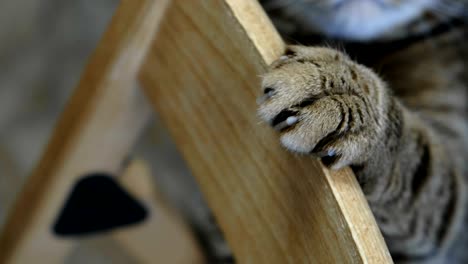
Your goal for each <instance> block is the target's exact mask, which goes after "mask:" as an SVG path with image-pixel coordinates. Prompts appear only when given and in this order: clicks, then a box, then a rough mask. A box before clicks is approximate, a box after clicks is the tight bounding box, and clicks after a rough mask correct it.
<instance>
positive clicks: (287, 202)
mask: <svg viewBox="0 0 468 264" xmlns="http://www.w3.org/2000/svg"><path fill="white" fill-rule="evenodd" d="M283 49H284V46H283V43H282V41H281V39H280V38H279V36H278V35H277V33H276V32H275V30H274V29H273V27H272V25H271V24H270V22H269V21H268V19H267V17H266V16H265V14H264V13H263V11H262V10H261V7H260V6H259V5H258V3H257V1H252V0H224V1H221V0H204V1H187V0H173V1H172V4H171V5H170V6H169V7H168V10H167V12H166V15H165V18H164V20H163V21H162V24H161V27H160V31H159V33H158V36H157V38H156V41H155V42H154V45H153V46H152V49H151V52H150V53H149V55H148V58H147V61H146V63H145V65H144V66H143V68H142V72H141V78H140V79H141V81H142V84H143V86H144V88H145V91H146V93H147V95H148V96H149V97H150V99H151V101H152V103H153V105H154V107H155V109H157V110H158V112H159V113H160V115H161V117H162V119H163V120H164V122H165V124H166V125H167V126H168V128H169V129H170V131H171V133H172V136H173V138H174V139H175V141H176V143H177V145H178V147H179V149H180V150H181V151H182V153H183V155H184V157H185V159H186V160H187V162H188V164H189V166H190V167H191V169H192V172H193V174H194V175H195V177H196V179H197V181H198V182H199V184H200V186H201V188H202V190H203V192H204V194H205V196H206V198H207V200H208V203H209V205H210V207H211V208H212V209H213V210H214V214H215V216H216V219H217V220H218V221H219V223H220V225H221V227H222V229H223V231H224V233H225V236H226V239H227V241H228V242H229V244H230V246H231V248H232V249H233V251H234V254H235V256H236V258H237V260H238V263H378V264H381V263H391V262H392V261H391V258H390V256H389V253H388V250H387V249H386V246H385V243H384V241H383V238H382V236H381V234H380V232H379V230H378V227H377V225H376V222H375V220H374V218H373V216H372V214H371V212H370V210H369V207H368V205H367V202H366V200H365V198H364V196H363V194H362V192H361V190H360V187H359V185H358V183H357V182H356V180H355V178H354V175H353V174H352V172H351V171H350V170H349V169H344V170H342V171H339V172H332V171H328V170H326V169H325V168H324V167H323V166H322V165H321V164H320V163H319V162H317V161H316V160H314V159H313V158H311V157H307V156H303V157H300V156H296V155H293V154H291V153H288V152H287V151H286V150H284V149H283V148H281V147H280V145H279V142H278V136H277V135H276V134H275V132H273V130H272V129H270V128H269V127H268V126H267V125H265V124H260V122H259V119H258V118H257V117H256V107H257V106H256V103H255V99H256V97H257V96H258V95H260V93H261V91H260V85H259V75H261V74H262V73H263V72H264V71H265V69H266V65H267V64H269V63H271V62H272V61H273V60H274V59H275V58H278V57H279V56H280V55H281V53H282V51H283Z"/></svg>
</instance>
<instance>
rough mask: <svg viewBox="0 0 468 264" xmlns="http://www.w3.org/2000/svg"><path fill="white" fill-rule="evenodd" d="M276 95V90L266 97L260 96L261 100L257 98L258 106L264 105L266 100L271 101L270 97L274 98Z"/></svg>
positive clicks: (269, 92) (268, 93) (265, 95)
mask: <svg viewBox="0 0 468 264" xmlns="http://www.w3.org/2000/svg"><path fill="white" fill-rule="evenodd" d="M274 93H275V91H274V90H270V91H268V92H267V93H265V94H264V95H262V96H260V97H259V98H257V104H258V105H261V104H263V103H264V102H265V101H266V100H268V99H270V97H272V96H273V94H274Z"/></svg>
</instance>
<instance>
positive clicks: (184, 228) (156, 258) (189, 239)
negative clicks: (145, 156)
mask: <svg viewBox="0 0 468 264" xmlns="http://www.w3.org/2000/svg"><path fill="white" fill-rule="evenodd" d="M119 182H120V183H121V185H122V186H123V187H125V189H126V190H127V191H129V192H131V193H132V195H133V196H134V197H137V198H138V199H139V201H140V202H142V203H143V204H144V205H145V206H146V208H147V209H148V211H149V218H148V219H147V220H145V222H143V223H141V224H139V225H135V226H131V227H128V228H124V229H120V230H115V231H113V233H112V238H114V239H115V240H116V241H117V242H118V243H120V244H121V245H122V246H123V248H124V249H126V251H127V252H128V253H129V254H130V255H132V256H133V257H134V258H135V259H136V260H137V261H138V263H142V264H143V263H145V264H152V263H161V264H202V263H206V261H205V259H204V257H203V254H202V252H201V250H200V248H199V245H197V243H196V242H197V240H196V239H195V237H194V235H193V234H192V232H191V230H190V229H189V225H187V224H186V223H184V222H183V221H182V218H181V217H180V216H179V215H178V214H177V213H176V212H175V211H173V210H171V208H169V207H168V205H167V203H165V201H164V199H163V198H162V197H161V196H160V195H159V194H158V193H157V191H156V188H154V187H155V186H156V185H157V183H156V185H155V184H154V182H153V180H152V178H151V172H150V170H149V167H148V166H147V165H146V164H145V163H144V162H143V161H142V160H133V161H132V162H131V163H130V165H129V166H128V167H127V169H125V171H124V172H123V175H122V176H121V177H119Z"/></svg>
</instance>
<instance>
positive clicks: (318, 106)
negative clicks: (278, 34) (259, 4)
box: [259, 27, 468, 263]
mask: <svg viewBox="0 0 468 264" xmlns="http://www.w3.org/2000/svg"><path fill="white" fill-rule="evenodd" d="M466 40H467V38H466V30H465V29H464V28H463V27H461V28H459V29H453V30H449V31H448V32H447V33H444V34H438V35H437V36H434V37H432V38H429V39H426V40H424V39H423V40H420V41H415V42H412V43H411V44H408V45H406V46H404V47H401V48H398V49H396V50H392V49H389V50H390V51H389V52H383V53H381V54H374V55H373V56H372V58H371V60H369V56H366V54H365V53H366V50H365V49H361V50H359V49H357V50H358V51H359V52H360V53H361V54H359V52H358V53H356V54H353V55H354V56H355V57H356V60H359V59H360V58H362V61H365V62H366V63H367V64H368V65H367V66H364V65H362V64H359V63H358V62H357V61H356V60H352V59H350V57H349V56H347V55H345V53H343V52H342V51H338V50H336V49H332V48H319V47H317V46H314V47H312V46H311V47H305V46H291V47H290V48H289V51H288V52H287V54H288V55H287V57H283V58H282V59H280V60H278V61H277V62H275V63H273V65H272V66H271V70H270V71H269V72H268V73H267V74H266V75H265V76H264V77H263V84H262V85H263V89H264V90H265V92H266V95H264V96H263V100H262V101H263V102H262V103H261V105H260V106H259V115H260V117H261V118H262V119H263V120H265V121H266V122H268V123H269V124H271V125H272V126H273V127H276V128H277V129H278V130H280V131H279V133H280V140H281V142H282V144H283V145H284V146H285V147H286V148H288V149H290V150H292V151H295V152H300V153H305V154H309V153H310V154H314V155H317V156H320V157H322V161H324V163H326V164H327V165H329V166H331V167H332V168H335V169H338V168H341V167H343V166H346V165H351V166H353V168H354V170H355V172H356V175H357V177H358V179H359V181H360V183H361V185H362V187H363V190H364V192H365V194H366V197H367V199H368V201H369V204H370V206H371V208H372V210H373V212H374V214H375V217H376V219H377V221H378V223H379V226H380V228H381V230H382V233H383V234H384V236H385V238H386V241H387V244H388V246H389V249H390V251H391V253H392V256H393V257H394V260H395V262H396V263H468V254H467V253H465V252H463V249H464V248H467V247H468V243H467V242H466V241H465V242H464V241H463V238H461V236H459V234H464V233H466V232H467V231H468V227H466V223H464V222H463V221H464V216H465V208H466V197H465V196H466V195H465V188H466V179H467V177H468V176H467V175H468V174H467V172H468V166H467V165H466V158H467V157H468V118H467V116H468V115H467V114H468V89H467V82H466V80H467V70H466V68H465V63H466V54H467V51H468V47H466V45H464V44H460V43H463V42H466ZM344 45H345V44H344ZM389 45H390V44H389ZM383 46H384V45H380V47H383ZM363 47H364V46H363ZM345 50H346V46H345ZM360 55H363V56H360ZM367 55H368V54H367ZM288 117H295V118H297V119H298V121H297V122H294V123H293V124H286V123H287V122H286V120H287V118H288ZM291 121H295V119H291Z"/></svg>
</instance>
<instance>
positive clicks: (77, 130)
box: [0, 0, 168, 263]
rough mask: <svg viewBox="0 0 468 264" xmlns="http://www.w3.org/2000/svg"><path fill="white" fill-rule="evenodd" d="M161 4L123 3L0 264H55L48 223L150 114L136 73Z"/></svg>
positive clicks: (7, 228)
mask: <svg viewBox="0 0 468 264" xmlns="http://www.w3.org/2000/svg"><path fill="white" fill-rule="evenodd" d="M167 2H168V1H167V0H157V1H156V0H123V1H121V4H120V7H119V8H118V10H117V12H116V14H115V16H114V18H113V20H112V22H111V25H110V27H109V28H108V30H107V32H106V33H105V35H104V37H103V39H102V40H101V42H100V44H99V45H98V47H97V49H96V50H95V52H94V54H93V55H92V57H91V59H90V62H89V64H88V65H87V68H86V69H85V71H84V73H83V75H82V78H81V81H80V83H79V84H78V87H77V88H76V90H75V92H74V94H73V95H72V97H71V100H70V101H69V102H68V105H67V106H66V108H65V111H64V112H63V114H62V115H61V117H60V119H59V121H58V123H57V126H56V128H55V130H54V132H53V135H52V137H51V139H50V142H49V144H48V146H47V148H46V151H45V153H44V155H43V156H42V158H41V160H40V162H39V163H38V165H37V167H36V169H35V170H34V171H33V173H32V175H31V176H30V177H29V178H28V180H27V182H26V184H25V186H24V188H23V190H22V192H21V193H20V195H19V196H18V199H17V201H16V203H15V204H14V206H13V208H12V211H11V213H10V215H9V217H8V218H7V221H6V224H5V225H4V228H3V231H2V232H1V233H0V263H7V262H10V263H35V262H37V260H38V259H40V260H41V262H42V263H59V262H61V260H62V258H63V256H64V254H66V252H67V251H68V249H69V248H70V243H69V241H68V240H64V239H58V238H56V237H54V236H53V234H52V228H51V226H52V225H53V222H54V220H55V217H56V215H57V214H58V212H59V209H60V208H61V206H62V203H63V201H64V198H65V197H66V195H67V194H68V192H69V190H70V187H71V186H72V184H74V182H75V181H76V179H77V178H78V177H80V176H82V175H84V174H86V173H90V172H95V171H99V172H101V171H104V172H109V173H116V172H118V170H119V169H120V166H121V162H122V160H123V159H124V158H125V157H126V155H127V153H128V151H129V149H130V148H131V146H132V145H133V142H134V141H135V139H136V138H137V136H138V135H139V133H140V130H141V129H142V127H143V126H144V124H145V123H146V122H147V119H148V117H149V115H150V110H149V107H148V106H147V103H146V101H144V100H143V99H142V97H141V95H139V91H138V89H137V85H136V78H135V74H136V72H137V71H138V70H139V67H140V65H141V62H142V60H143V58H144V56H145V54H146V52H147V50H148V46H149V44H150V43H151V40H152V38H153V36H154V34H155V33H156V28H157V25H158V22H159V20H160V19H161V17H162V14H163V12H164V10H165V7H166V5H167Z"/></svg>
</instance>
